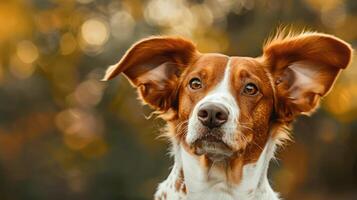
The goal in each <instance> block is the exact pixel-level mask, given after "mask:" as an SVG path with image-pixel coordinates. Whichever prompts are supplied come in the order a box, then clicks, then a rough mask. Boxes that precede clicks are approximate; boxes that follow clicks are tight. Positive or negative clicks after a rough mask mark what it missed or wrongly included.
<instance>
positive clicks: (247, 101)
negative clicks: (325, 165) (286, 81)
mask: <svg viewBox="0 0 357 200" xmlns="http://www.w3.org/2000/svg"><path fill="white" fill-rule="evenodd" d="M271 81H272V80H271V79H270V78H269V76H268V74H267V73H266V71H265V70H264V67H263V64H262V63H260V62H259V61H257V60H256V59H253V58H242V57H228V56H225V55H220V54H202V55H200V56H198V58H197V59H196V60H195V62H194V63H193V64H191V67H190V68H189V69H188V70H187V71H185V73H184V74H183V75H182V81H181V83H180V85H181V86H180V90H179V94H180V95H179V98H178V115H179V117H178V118H179V119H181V120H180V123H186V124H187V127H186V126H184V127H182V129H183V130H180V131H179V132H184V133H183V137H181V138H182V143H185V147H189V148H188V149H189V152H191V153H194V154H197V155H207V156H208V157H209V158H210V159H212V160H216V159H225V158H229V157H232V156H235V155H234V154H236V153H238V152H241V151H243V150H244V149H245V148H246V146H247V144H248V143H249V142H254V143H255V144H256V145H259V146H264V142H265V141H266V139H267V137H268V130H269V121H270V117H271V115H272V112H273V109H272V108H273V102H274V97H273V89H272V87H271V85H272V84H271ZM186 121H187V122H186ZM185 130H186V131H185ZM253 139H254V141H253Z"/></svg>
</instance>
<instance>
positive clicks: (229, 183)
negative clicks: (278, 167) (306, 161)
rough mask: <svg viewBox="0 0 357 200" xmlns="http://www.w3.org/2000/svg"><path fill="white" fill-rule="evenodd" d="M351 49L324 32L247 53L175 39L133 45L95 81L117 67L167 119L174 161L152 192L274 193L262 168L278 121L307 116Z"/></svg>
mask: <svg viewBox="0 0 357 200" xmlns="http://www.w3.org/2000/svg"><path fill="white" fill-rule="evenodd" d="M351 55H352V49H351V47H350V45H349V44H347V43H345V42H344V41H342V40H340V39H338V38H336V37H334V36H331V35H327V34H321V33H301V34H285V35H284V34H281V33H280V34H277V36H275V37H273V38H271V39H270V40H268V42H266V44H265V45H264V47H263V54H262V55H261V56H259V57H256V58H251V57H238V56H227V55H223V54H218V53H200V52H199V51H198V50H197V49H196V47H195V45H194V44H193V43H192V42H191V41H189V40H186V39H183V38H180V37H163V36H160V37H150V38H147V39H144V40H141V41H139V42H138V43H136V44H134V45H133V46H132V47H131V48H130V49H129V50H128V51H127V52H126V54H125V55H124V56H123V57H122V59H121V60H120V61H119V63H118V64H116V65H113V66H111V67H110V68H109V69H108V70H107V72H106V74H105V77H104V80H109V79H112V78H114V77H115V76H116V75H118V74H120V73H123V74H124V75H125V76H126V77H127V78H128V80H129V81H130V83H131V84H132V85H133V86H134V87H135V88H137V90H138V94H139V96H140V99H141V100H142V101H143V102H144V103H146V104H148V105H149V106H150V107H152V108H153V109H154V110H155V112H156V113H157V114H158V115H159V116H160V117H161V118H162V119H164V120H165V121H166V122H167V126H168V129H167V131H166V132H165V135H166V136H167V137H168V138H169V139H170V141H171V144H172V149H171V152H172V155H173V157H174V161H175V163H174V166H173V168H172V171H171V173H170V175H169V176H168V178H167V179H166V180H165V181H164V182H162V183H161V184H160V185H159V187H158V189H157V192H156V194H155V197H154V198H155V199H157V200H159V199H169V200H177V199H205V200H210V199H212V200H217V199H227V200H230V199H239V200H247V199H261V200H275V199H279V197H278V195H277V193H275V192H274V191H273V190H272V188H271V187H270V185H269V181H268V178H267V170H268V166H269V162H270V160H271V159H272V158H273V157H274V152H275V149H276V147H277V146H278V145H280V144H281V143H282V142H284V140H286V139H288V138H289V133H288V131H287V130H288V127H289V125H290V124H291V122H292V121H293V120H294V119H295V118H296V117H297V116H298V115H300V114H310V113H312V112H313V111H314V110H315V109H316V108H317V107H318V104H319V101H320V99H321V98H322V97H324V96H325V95H326V94H327V93H328V92H329V90H330V89H331V87H332V85H333V84H334V82H335V80H336V78H337V76H338V75H339V73H340V71H341V70H343V69H345V68H346V67H347V66H348V64H349V63H350V60H351Z"/></svg>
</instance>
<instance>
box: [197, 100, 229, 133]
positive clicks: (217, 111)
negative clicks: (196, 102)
mask: <svg viewBox="0 0 357 200" xmlns="http://www.w3.org/2000/svg"><path fill="white" fill-rule="evenodd" d="M228 115H229V112H228V109H227V108H226V107H225V106H224V105H222V104H219V103H205V104H203V105H201V106H200V108H199V110H198V113H197V117H198V119H199V120H200V122H201V123H202V124H203V125H204V126H206V127H208V128H211V129H212V128H217V127H220V126H222V125H223V124H224V123H226V122H227V120H228Z"/></svg>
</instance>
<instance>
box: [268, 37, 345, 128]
mask: <svg viewBox="0 0 357 200" xmlns="http://www.w3.org/2000/svg"><path fill="white" fill-rule="evenodd" d="M351 56H352V48H351V47H350V45H349V44H347V43H346V42H344V41H342V40H340V39H338V38H336V37H333V36H331V35H326V34H320V33H304V34H300V35H296V36H287V37H282V38H279V37H277V38H276V39H273V40H271V41H270V42H268V43H267V44H266V45H265V46H264V50H263V60H264V63H265V65H266V66H267V68H268V71H269V72H270V73H271V75H272V78H273V81H274V84H275V86H274V87H275V93H276V94H275V96H276V101H277V102H276V114H277V117H278V118H279V119H280V120H282V121H285V122H290V121H292V120H293V119H294V118H295V117H296V116H297V115H298V114H309V113H311V112H313V111H314V110H315V109H316V107H317V106H318V104H319V101H320V99H321V97H324V96H325V95H326V94H327V93H328V92H329V90H330V89H331V87H332V85H333V84H334V82H335V80H336V78H337V76H338V74H339V72H340V71H341V70H342V69H345V68H346V67H347V66H348V64H349V63H350V60H351Z"/></svg>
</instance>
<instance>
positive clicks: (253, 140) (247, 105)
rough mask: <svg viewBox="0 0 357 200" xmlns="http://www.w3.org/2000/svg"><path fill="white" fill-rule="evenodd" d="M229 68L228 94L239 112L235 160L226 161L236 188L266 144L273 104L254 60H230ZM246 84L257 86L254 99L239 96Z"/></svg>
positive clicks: (269, 88) (268, 82) (267, 81)
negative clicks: (234, 99)
mask: <svg viewBox="0 0 357 200" xmlns="http://www.w3.org/2000/svg"><path fill="white" fill-rule="evenodd" d="M231 67H232V71H231V84H232V85H231V86H232V87H231V93H232V94H233V95H234V97H235V98H236V101H237V104H238V106H239V109H240V110H239V119H238V122H239V125H238V130H237V132H236V133H235V134H236V136H237V141H236V144H237V146H238V147H239V148H238V149H236V155H237V156H236V157H233V158H232V160H231V161H230V170H228V173H227V174H228V178H229V180H230V181H231V182H232V183H235V184H239V183H240V181H241V178H242V171H243V166H244V165H246V164H249V163H254V162H256V161H257V160H258V159H259V157H260V155H261V153H262V151H263V149H264V147H265V145H266V142H267V141H268V138H269V129H270V121H271V116H272V113H273V104H274V101H273V89H272V86H271V80H270V79H269V77H268V75H267V74H266V72H265V71H264V69H263V66H262V64H260V63H259V62H258V61H257V60H255V59H253V58H241V57H234V58H233V59H232V66H231ZM248 83H253V84H254V85H256V86H257V88H258V90H259V92H258V93H257V94H256V95H252V96H250V95H247V94H245V93H244V92H243V90H244V87H245V86H246V85H247V84H248Z"/></svg>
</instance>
